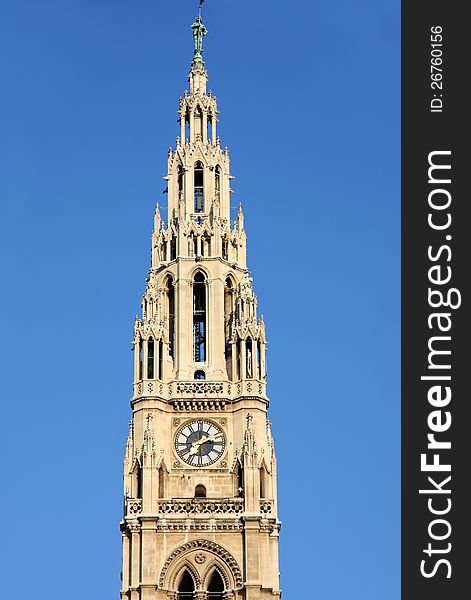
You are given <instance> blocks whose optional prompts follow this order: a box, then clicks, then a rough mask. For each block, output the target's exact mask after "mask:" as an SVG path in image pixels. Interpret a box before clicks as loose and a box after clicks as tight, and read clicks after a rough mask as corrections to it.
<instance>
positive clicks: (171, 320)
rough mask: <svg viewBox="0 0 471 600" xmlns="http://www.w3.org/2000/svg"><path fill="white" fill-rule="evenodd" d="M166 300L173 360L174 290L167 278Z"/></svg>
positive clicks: (170, 350) (169, 278) (171, 282)
mask: <svg viewBox="0 0 471 600" xmlns="http://www.w3.org/2000/svg"><path fill="white" fill-rule="evenodd" d="M167 298H168V341H169V353H170V356H171V357H172V358H173V356H174V354H175V288H174V285H173V280H172V278H171V277H168V278H167Z"/></svg>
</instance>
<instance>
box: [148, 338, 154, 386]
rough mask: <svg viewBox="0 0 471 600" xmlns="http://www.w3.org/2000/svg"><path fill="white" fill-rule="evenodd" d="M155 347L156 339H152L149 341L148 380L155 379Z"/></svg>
mask: <svg viewBox="0 0 471 600" xmlns="http://www.w3.org/2000/svg"><path fill="white" fill-rule="evenodd" d="M154 346H155V345H154V338H153V337H150V338H149V339H148V341H147V379H154V359H155V348H154Z"/></svg>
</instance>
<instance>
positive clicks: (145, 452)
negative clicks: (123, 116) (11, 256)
mask: <svg viewBox="0 0 471 600" xmlns="http://www.w3.org/2000/svg"><path fill="white" fill-rule="evenodd" d="M192 29H193V37H194V45H195V50H194V56H193V61H192V63H191V69H190V73H189V84H190V86H189V87H190V90H189V93H188V92H186V91H185V93H184V95H183V97H182V98H180V108H179V114H180V136H179V137H177V140H176V145H175V149H172V148H171V149H170V150H169V152H168V173H167V176H166V177H165V179H166V180H167V183H168V218H167V224H165V223H164V221H163V220H162V218H161V215H160V212H159V208H158V206H157V209H156V212H155V217H154V230H153V233H152V263H151V269H150V271H149V275H148V278H147V287H146V290H145V293H144V296H143V298H142V316H141V317H140V318H139V317H136V321H135V326H134V340H133V344H134V388H133V396H132V400H131V407H132V410H133V419H132V421H131V423H130V426H129V435H128V438H127V441H126V451H125V457H124V517H123V521H122V523H121V531H122V538H123V567H122V589H121V597H122V598H123V599H126V600H158V599H164V598H165V599H168V598H171V599H173V600H190V599H195V600H206V599H208V600H210V599H211V600H223V599H224V600H228V599H231V600H266V599H268V598H272V599H273V598H280V596H281V592H280V589H279V573H278V535H279V529H280V523H279V521H278V518H277V500H276V458H275V450H274V444H273V438H272V435H271V431H270V422H269V421H268V420H267V407H268V398H267V396H266V384H265V380H266V376H265V373H266V371H265V346H266V339H265V327H264V323H263V320H262V319H261V318H258V317H257V299H256V297H255V294H254V292H253V289H252V278H251V277H250V273H249V271H248V269H247V266H246V234H245V230H244V216H243V214H242V209H241V208H240V207H239V211H238V215H237V219H236V220H235V222H234V223H233V224H232V225H231V222H230V194H231V191H232V190H231V188H230V185H231V179H232V176H231V175H230V169H229V153H228V150H227V148H224V149H222V148H221V146H220V141H219V138H218V137H217V135H216V123H217V120H218V119H217V114H218V110H217V103H216V98H215V97H214V96H213V95H212V94H211V92H207V89H206V86H207V78H208V75H207V71H206V67H205V63H204V61H203V57H202V52H203V48H202V42H203V36H205V35H206V33H207V31H206V28H205V26H204V24H203V22H202V19H201V15H198V17H197V18H196V21H195V22H194V23H193V25H192Z"/></svg>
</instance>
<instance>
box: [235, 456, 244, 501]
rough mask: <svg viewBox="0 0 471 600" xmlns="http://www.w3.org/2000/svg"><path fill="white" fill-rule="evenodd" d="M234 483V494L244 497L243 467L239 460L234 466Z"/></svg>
mask: <svg viewBox="0 0 471 600" xmlns="http://www.w3.org/2000/svg"><path fill="white" fill-rule="evenodd" d="M235 484H236V492H237V493H236V496H239V497H240V498H243V497H244V469H243V468H242V465H241V463H240V461H237V464H236V467H235Z"/></svg>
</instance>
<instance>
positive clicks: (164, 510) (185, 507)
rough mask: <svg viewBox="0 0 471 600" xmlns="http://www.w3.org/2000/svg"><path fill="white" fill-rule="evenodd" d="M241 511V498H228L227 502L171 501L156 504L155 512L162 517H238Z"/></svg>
mask: <svg viewBox="0 0 471 600" xmlns="http://www.w3.org/2000/svg"><path fill="white" fill-rule="evenodd" d="M242 510H243V500H242V498H241V499H239V498H229V499H227V500H207V499H205V500H199V499H192V500H172V501H169V502H166V501H164V502H158V504H157V512H158V513H159V514H162V515H176V514H185V515H198V514H200V515H208V514H215V515H221V514H225V515H239V514H241V513H242Z"/></svg>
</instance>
